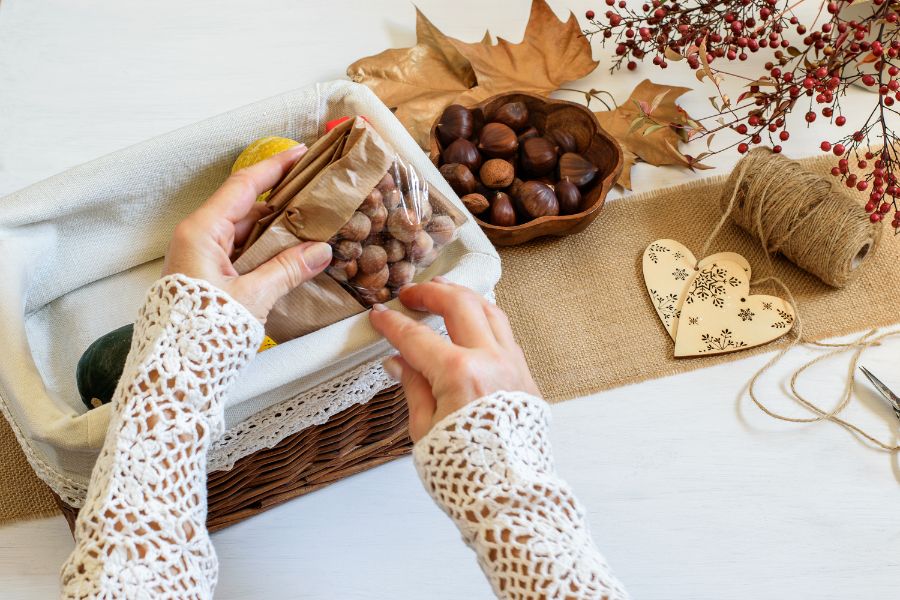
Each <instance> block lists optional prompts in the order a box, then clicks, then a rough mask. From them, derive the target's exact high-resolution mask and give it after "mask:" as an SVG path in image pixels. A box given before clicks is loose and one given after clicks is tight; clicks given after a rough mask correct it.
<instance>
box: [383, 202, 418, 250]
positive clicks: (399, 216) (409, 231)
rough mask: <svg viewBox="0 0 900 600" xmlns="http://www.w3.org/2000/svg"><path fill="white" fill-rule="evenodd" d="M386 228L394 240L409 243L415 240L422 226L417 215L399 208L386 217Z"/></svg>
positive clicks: (410, 210)
mask: <svg viewBox="0 0 900 600" xmlns="http://www.w3.org/2000/svg"><path fill="white" fill-rule="evenodd" d="M387 228H388V231H389V232H390V234H391V235H392V236H394V237H395V238H396V239H398V240H400V241H401V242H406V243H409V242H411V241H413V240H414V239H415V237H416V234H417V233H418V232H419V231H420V230H421V229H422V226H421V222H420V221H419V215H417V214H416V212H415V211H414V210H412V209H409V208H404V207H400V208H398V209H396V210H394V211H392V212H391V213H390V214H389V215H388V221H387Z"/></svg>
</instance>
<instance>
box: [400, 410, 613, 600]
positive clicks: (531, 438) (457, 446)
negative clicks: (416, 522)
mask: <svg viewBox="0 0 900 600" xmlns="http://www.w3.org/2000/svg"><path fill="white" fill-rule="evenodd" d="M549 424H550V410H549V407H548V406H547V403H546V402H544V401H543V400H541V399H540V398H536V397H534V396H531V395H528V394H525V393H521V392H498V393H495V394H492V395H490V396H485V397H484V398H481V399H480V400H477V401H476V402H473V403H471V404H469V405H467V406H465V407H463V408H462V409H460V410H458V411H456V412H455V413H452V414H450V415H448V416H447V417H446V418H444V419H443V420H442V421H441V422H440V423H438V424H437V425H435V426H434V427H433V428H432V430H431V432H430V433H429V434H428V435H426V436H425V437H424V438H423V439H421V440H419V442H418V443H417V444H416V445H415V448H414V450H413V458H414V460H415V464H416V469H417V470H418V472H419V476H420V477H421V478H422V481H423V482H424V484H425V488H426V489H427V490H428V492H429V493H430V494H431V496H432V498H434V500H435V502H437V504H438V506H440V507H441V508H442V509H443V510H444V512H446V513H447V514H448V515H449V516H450V518H451V519H453V521H454V523H456V526H457V527H458V528H459V531H460V532H461V533H462V537H463V540H464V541H465V542H466V544H467V545H468V546H469V547H470V548H472V549H473V550H474V551H475V553H476V554H477V556H478V563H479V564H480V565H481V569H482V570H483V571H484V573H485V575H486V576H487V578H488V580H489V581H490V584H491V587H492V588H493V589H494V593H495V594H496V595H497V596H498V597H499V598H509V599H512V598H515V599H522V600H525V599H528V600H531V599H534V600H537V599H543V598H566V599H569V598H571V599H576V598H577V599H582V598H584V599H586V598H591V599H599V598H604V599H607V600H622V599H625V598H628V595H627V593H626V592H625V589H624V588H623V587H622V584H621V583H619V581H618V580H617V579H616V578H615V577H613V575H612V574H611V573H610V569H609V567H608V566H607V564H606V561H605V560H604V558H603V556H602V555H601V554H600V552H599V551H598V550H597V547H596V546H595V545H594V541H593V539H591V533H590V531H589V529H588V525H587V523H586V521H585V512H584V508H583V507H582V506H581V504H580V503H579V502H578V501H577V500H576V499H575V496H574V495H573V494H572V491H571V490H570V489H569V486H568V485H567V484H566V483H565V482H564V481H563V480H561V479H560V478H559V476H557V474H556V471H555V469H554V466H553V455H552V451H551V448H550V441H549V438H548V430H549Z"/></svg>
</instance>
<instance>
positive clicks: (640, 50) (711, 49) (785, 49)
mask: <svg viewBox="0 0 900 600" xmlns="http://www.w3.org/2000/svg"><path fill="white" fill-rule="evenodd" d="M803 1H804V0H794V1H793V2H789V1H787V0H672V1H665V2H664V1H662V0H652V1H651V2H647V3H645V4H643V5H642V6H641V7H640V10H634V9H631V8H629V7H628V6H627V5H626V3H625V1H624V0H606V4H607V6H609V7H610V8H609V10H607V11H606V13H605V15H604V18H603V19H602V20H601V19H600V18H597V16H596V15H595V14H594V12H593V11H588V12H587V14H586V17H587V19H588V21H589V22H590V25H591V26H590V27H588V28H587V29H585V30H584V34H585V35H586V36H587V37H588V38H589V39H592V38H599V39H600V40H601V41H602V43H603V44H615V58H614V59H613V63H612V67H611V71H615V70H617V69H621V68H623V67H624V68H626V69H629V70H633V69H635V68H637V61H642V60H647V59H650V60H651V62H652V63H653V64H654V65H656V66H657V67H659V68H662V69H665V68H668V66H669V64H670V63H672V62H677V61H685V62H686V64H687V65H688V67H689V68H691V69H693V70H694V71H695V72H696V77H697V79H698V80H700V81H703V80H708V81H710V82H711V83H712V84H713V86H714V87H715V90H716V95H714V96H712V97H710V103H711V105H712V106H713V108H714V109H715V113H714V114H711V115H709V116H707V117H704V118H701V119H696V120H692V123H691V124H690V125H687V126H686V127H685V129H684V131H683V137H684V138H685V139H693V138H697V137H702V136H707V142H708V146H711V138H712V136H713V135H714V134H715V133H716V132H717V131H720V130H722V129H726V128H727V129H731V130H733V131H735V132H737V133H738V134H739V135H740V136H741V137H740V139H739V141H737V142H734V143H733V144H731V145H729V146H726V147H722V148H715V149H710V151H709V152H708V153H704V155H703V156H708V155H710V154H715V153H718V152H723V151H725V150H729V149H731V148H737V150H738V152H741V153H744V152H747V151H748V150H749V149H750V147H751V146H752V145H755V144H761V143H763V142H766V143H769V144H770V145H772V149H773V151H775V152H780V151H781V145H780V142H784V141H787V140H788V139H789V138H790V132H789V131H788V129H787V127H786V125H785V123H786V120H787V117H788V115H790V114H791V113H793V112H795V111H800V112H802V114H803V115H804V119H805V121H806V123H807V124H808V126H811V125H812V124H813V123H815V122H816V121H817V119H818V117H819V115H821V116H822V117H823V118H825V119H828V120H829V122H831V123H833V124H834V125H836V126H838V127H843V126H844V125H845V124H846V122H847V118H846V117H845V116H844V114H842V107H841V99H842V98H844V97H845V96H846V94H847V90H848V88H849V86H851V85H854V84H857V85H863V86H867V87H872V88H875V90H876V91H877V94H875V95H873V102H872V104H873V106H872V109H871V112H869V114H868V116H867V118H866V119H865V121H864V123H863V124H862V125H861V126H860V127H859V129H857V130H855V131H852V132H850V133H848V134H847V135H845V136H842V137H840V138H839V139H836V140H834V139H833V140H825V141H823V142H822V143H821V149H822V150H823V151H826V152H832V153H833V154H834V155H835V156H836V157H837V159H838V162H837V164H836V166H835V167H834V168H833V169H832V173H833V174H834V175H835V176H836V177H838V178H840V180H841V181H842V182H844V184H845V185H847V187H850V188H856V189H857V190H859V191H868V192H869V202H868V204H867V205H866V210H868V211H869V213H870V216H871V219H872V221H873V222H878V221H881V220H882V219H886V218H887V217H888V215H889V213H891V212H893V213H894V214H893V220H892V222H891V225H892V226H893V228H894V230H895V233H896V232H900V204H898V196H900V185H898V181H897V178H898V176H900V163H898V154H897V143H898V141H900V140H898V136H897V135H896V134H895V132H894V131H893V130H892V129H891V127H890V126H889V125H888V122H887V119H888V116H889V115H890V114H891V113H893V114H894V115H896V116H900V112H898V109H897V107H895V102H896V101H898V100H900V80H898V75H900V63H898V55H900V29H898V27H897V23H898V20H900V2H898V1H896V0H872V2H871V12H870V13H866V14H865V16H863V17H862V18H855V19H854V18H845V17H843V16H842V12H844V13H845V14H846V11H845V9H847V7H849V6H850V5H851V4H853V3H854V2H853V0H830V1H827V2H823V3H822V5H821V7H820V10H819V11H818V13H817V14H816V16H815V18H814V19H813V21H812V23H811V24H810V25H809V27H807V25H805V24H803V23H801V22H800V20H799V18H798V17H797V16H796V15H795V14H794V8H796V7H797V6H798V5H799V4H800V3H802V2H803ZM810 1H812V0H810ZM823 12H824V13H825V14H826V15H827V18H826V19H825V20H824V22H823V23H821V25H817V22H818V20H819V18H820V17H821V16H822V14H823ZM788 35H797V36H803V37H802V44H799V46H800V47H798V46H795V45H793V44H792V43H791V42H790V41H789V40H788V39H787V36H788ZM758 52H767V53H769V54H770V58H771V59H770V60H769V61H768V62H766V63H765V66H764V69H765V71H764V73H762V74H761V76H760V77H758V78H756V79H749V78H747V77H744V76H740V75H736V74H734V73H731V72H729V71H726V70H725V68H723V67H724V66H725V64H726V63H727V62H728V61H735V60H737V61H746V60H748V58H749V55H750V54H753V53H758ZM726 77H731V78H738V79H741V80H743V81H744V85H745V87H746V90H745V91H744V92H743V93H741V94H740V96H738V98H737V99H735V100H732V99H731V98H729V97H728V95H727V94H726V93H725V92H724V91H723V88H722V83H723V81H724V79H725V78H726ZM859 109H860V107H859V102H856V103H855V106H854V111H858V110H859ZM642 116H643V118H644V121H642V123H641V126H642V125H646V124H647V123H650V124H651V127H652V126H654V124H656V125H660V123H656V122H655V121H654V120H653V118H652V116H651V115H649V114H645V115H642ZM694 123H695V124H696V127H695V126H694ZM666 125H669V126H672V124H671V123H668V124H666ZM851 163H852V166H855V167H856V168H857V169H859V170H861V172H862V173H861V174H857V173H855V172H853V170H852V169H851Z"/></svg>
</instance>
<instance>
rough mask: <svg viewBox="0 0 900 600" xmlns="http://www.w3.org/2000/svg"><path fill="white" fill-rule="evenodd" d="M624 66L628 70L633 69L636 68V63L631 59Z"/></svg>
mask: <svg viewBox="0 0 900 600" xmlns="http://www.w3.org/2000/svg"><path fill="white" fill-rule="evenodd" d="M625 66H626V67H628V70H629V71H634V70H635V69H637V63H636V62H634V61H633V60H630V61H628V64H627V65H625Z"/></svg>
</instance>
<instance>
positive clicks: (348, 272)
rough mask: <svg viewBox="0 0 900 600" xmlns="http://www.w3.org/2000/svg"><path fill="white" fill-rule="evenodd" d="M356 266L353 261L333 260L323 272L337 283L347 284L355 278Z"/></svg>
mask: <svg viewBox="0 0 900 600" xmlns="http://www.w3.org/2000/svg"><path fill="white" fill-rule="evenodd" d="M356 271H357V264H356V261H355V260H340V259H334V260H332V261H331V265H330V266H329V267H328V268H327V269H325V272H326V273H328V274H329V275H331V276H332V277H333V278H334V279H336V280H337V281H340V282H343V283H347V281H349V280H350V279H353V278H354V277H356Z"/></svg>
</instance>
